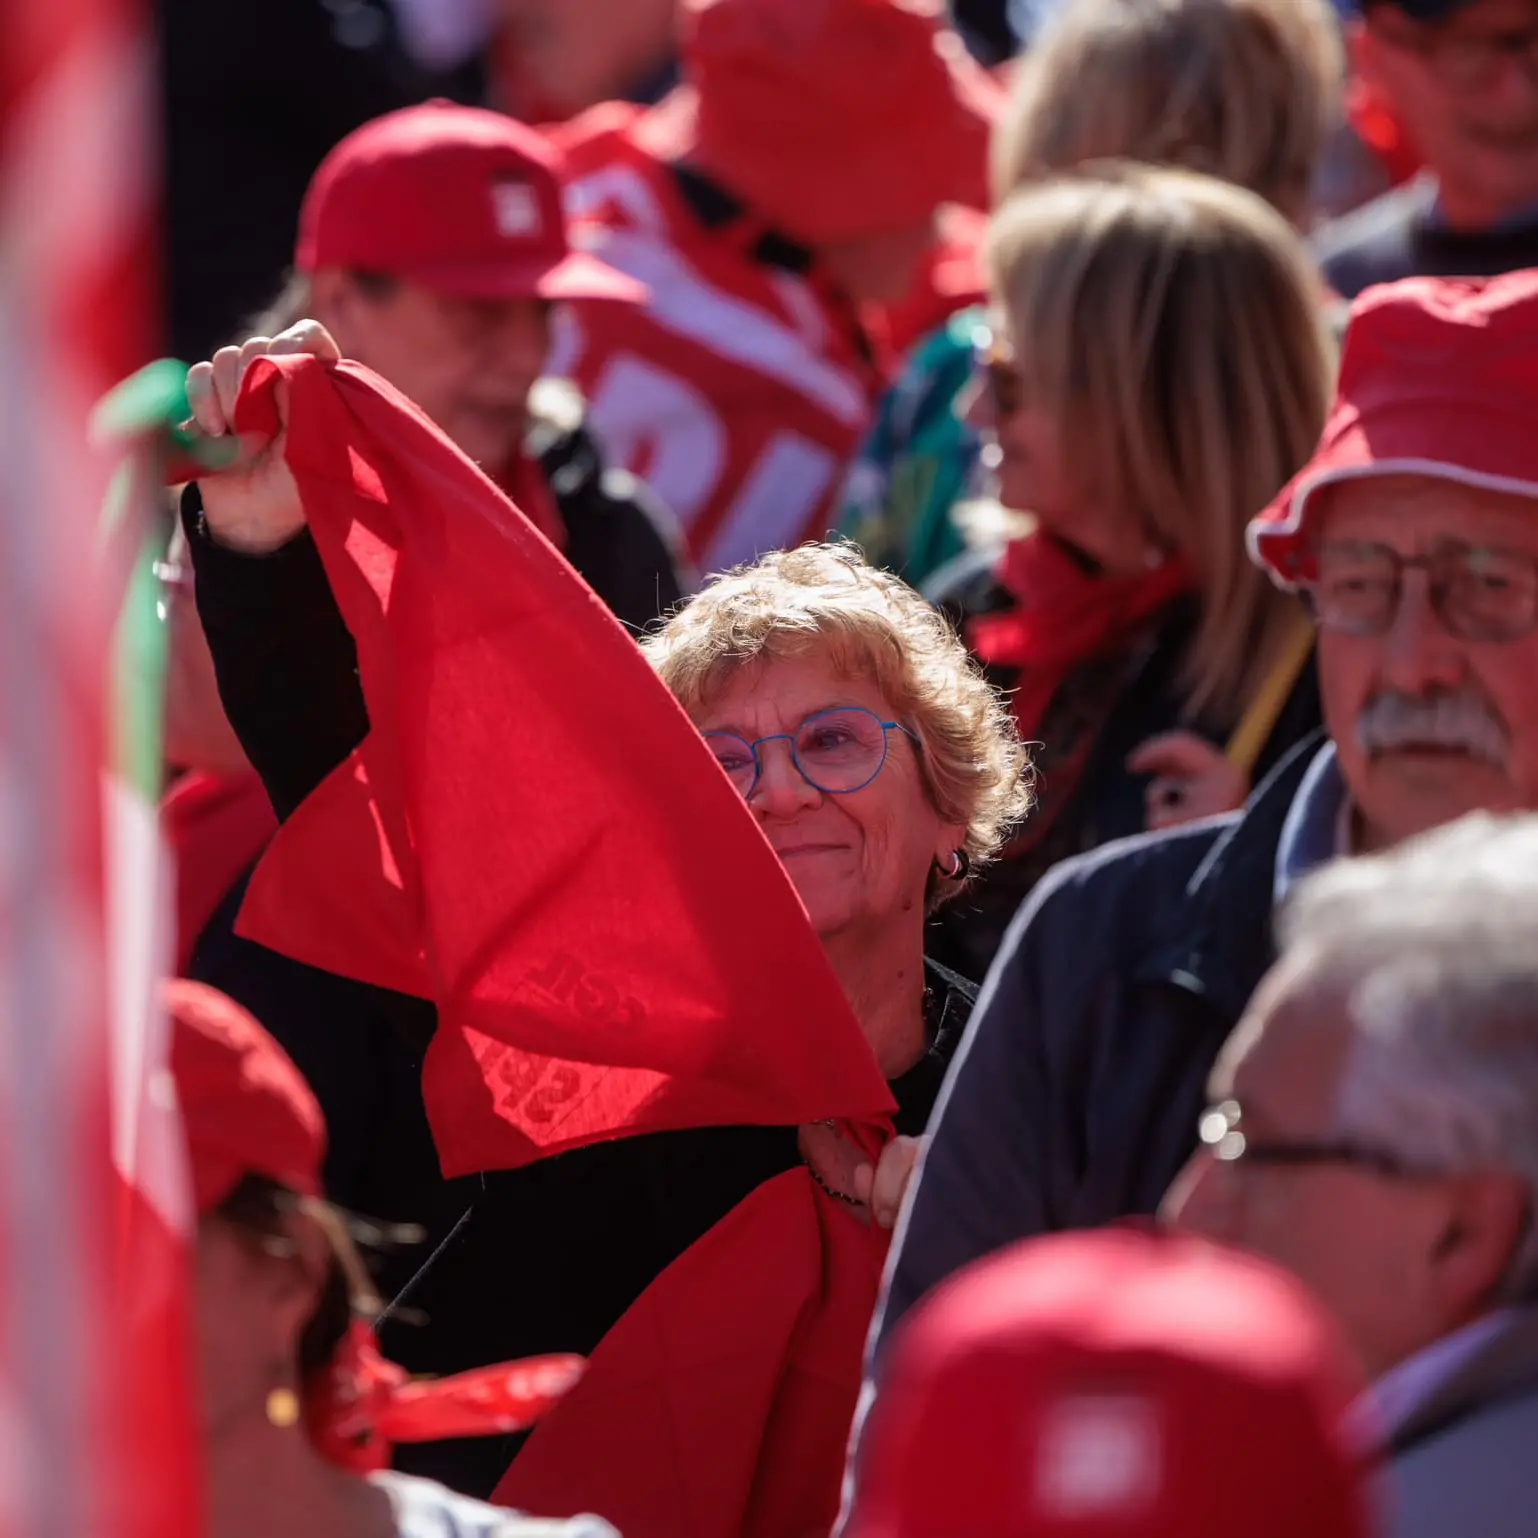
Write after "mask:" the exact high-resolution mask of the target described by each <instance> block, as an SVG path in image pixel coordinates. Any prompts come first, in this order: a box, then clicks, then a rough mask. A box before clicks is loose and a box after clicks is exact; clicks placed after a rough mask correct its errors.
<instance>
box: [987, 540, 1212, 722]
mask: <svg viewBox="0 0 1538 1538" xmlns="http://www.w3.org/2000/svg"><path fill="white" fill-rule="evenodd" d="M997 575H998V579H999V582H1000V583H1001V584H1002V585H1003V587H1004V588H1005V590H1006V591H1007V592H1008V593H1009V594H1010V596H1011V597H1012V598H1013V599H1014V600H1015V604H1016V607H1015V608H1014V609H1012V610H1010V612H1009V613H1007V614H997V615H988V616H986V617H984V618H981V619H976V620H973V621H972V624H971V627H970V633H969V636H968V640H969V642H970V643H971V646H972V650H973V651H974V652H975V653H976V654H977V656H978V657H979V658H981V660H982V661H984V662H986V663H989V664H992V665H994V666H999V667H1008V668H1018V669H1019V671H1020V679H1019V683H1018V685H1017V686H1016V688H1015V691H1014V697H1013V703H1014V712H1015V719H1016V720H1017V721H1018V722H1019V723H1020V733H1021V736H1022V737H1023V738H1024V739H1025V740H1026V741H1028V742H1029V741H1039V740H1040V737H1041V725H1042V721H1043V720H1044V718H1045V716H1046V714H1047V709H1048V707H1049V706H1050V705H1051V704H1052V701H1053V699H1054V698H1055V696H1056V695H1057V692H1058V690H1059V689H1060V688H1061V687H1062V684H1063V681H1064V680H1065V679H1066V678H1067V677H1068V675H1069V674H1070V673H1072V672H1073V671H1074V670H1075V669H1076V668H1078V667H1080V666H1082V665H1083V664H1084V663H1086V662H1090V661H1093V660H1094V659H1095V658H1097V657H1101V656H1104V655H1105V654H1106V653H1108V652H1114V651H1118V650H1122V649H1125V648H1126V647H1128V646H1130V645H1131V644H1132V642H1133V641H1134V640H1135V639H1136V638H1137V636H1138V634H1139V632H1140V631H1142V630H1143V629H1144V628H1146V626H1147V624H1148V621H1149V620H1150V619H1151V618H1152V617H1153V616H1154V615H1155V614H1157V613H1158V612H1159V610H1161V609H1163V608H1164V607H1165V606H1166V605H1167V604H1169V603H1170V602H1171V601H1172V600H1173V599H1176V598H1178V597H1180V596H1181V594H1183V593H1187V592H1189V591H1190V590H1191V588H1192V586H1193V578H1192V575H1191V571H1190V568H1189V566H1188V565H1187V564H1186V562H1185V561H1184V560H1183V559H1181V558H1179V557H1173V558H1171V559H1170V560H1167V561H1165V562H1164V564H1163V565H1162V566H1158V567H1156V568H1155V569H1154V570H1152V571H1149V572H1146V573H1143V574H1141V575H1139V576H1136V577H1099V576H1094V575H1092V574H1091V573H1089V572H1087V571H1085V569H1084V566H1083V564H1082V562H1080V561H1077V560H1075V559H1074V557H1073V556H1072V555H1071V554H1070V553H1069V552H1068V550H1067V549H1066V548H1065V547H1064V546H1063V545H1062V544H1060V543H1059V542H1058V541H1057V540H1055V539H1053V538H1051V537H1050V536H1048V535H1044V534H1032V535H1028V536H1027V537H1026V538H1024V539H1016V540H1012V541H1011V542H1010V544H1009V545H1008V546H1007V547H1006V548H1005V551H1004V555H1003V558H1002V559H1001V560H1000V562H999V567H998V572H997Z"/></svg>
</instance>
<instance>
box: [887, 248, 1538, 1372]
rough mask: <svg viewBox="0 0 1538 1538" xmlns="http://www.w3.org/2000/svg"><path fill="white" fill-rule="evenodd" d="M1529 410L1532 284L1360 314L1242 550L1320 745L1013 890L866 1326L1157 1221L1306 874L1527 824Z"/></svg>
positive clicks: (1472, 284)
mask: <svg viewBox="0 0 1538 1538" xmlns="http://www.w3.org/2000/svg"><path fill="white" fill-rule="evenodd" d="M1535 405H1538V273H1513V274H1510V275H1509V276H1505V277H1500V278H1495V279H1491V280H1489V281H1484V282H1482V281H1476V280H1466V281H1463V280H1437V279H1414V280H1409V281H1406V282H1404V283H1398V284H1393V285H1388V286H1384V287H1381V288H1377V289H1373V290H1370V291H1369V292H1368V293H1367V294H1365V295H1364V296H1363V297H1362V298H1361V299H1360V300H1359V301H1358V302H1357V304H1356V306H1355V308H1354V310H1353V313H1352V318H1351V322H1350V327H1349V330H1348V332H1347V335H1346V340H1345V349H1344V355H1343V359H1342V364H1341V369H1340V375H1339V381H1338V385H1337V394H1336V399H1335V403H1334V405H1333V407H1332V410H1331V414H1330V416H1329V418H1328V420H1327V423H1326V426H1325V429H1324V433H1323V435H1322V437H1321V439H1320V441H1319V445H1318V448H1317V450H1316V452H1315V455H1314V457H1313V459H1312V460H1311V461H1310V462H1309V464H1308V465H1307V466H1306V467H1305V468H1304V469H1303V470H1302V471H1301V472H1300V474H1299V475H1298V476H1297V478H1296V479H1295V480H1294V481H1293V482H1291V483H1290V484H1289V485H1288V486H1287V487H1286V488H1285V489H1284V490H1283V492H1282V493H1281V494H1280V496H1279V497H1278V498H1277V500H1276V502H1275V503H1274V504H1273V505H1272V506H1271V507H1270V508H1268V509H1267V510H1266V511H1265V512H1263V513H1261V514H1260V515H1259V516H1258V517H1257V518H1256V519H1255V520H1254V521H1253V522H1252V524H1251V527H1250V539H1251V548H1252V551H1253V553H1254V555H1255V557H1256V559H1258V560H1259V561H1260V563H1261V564H1262V565H1263V566H1264V567H1265V568H1266V570H1267V571H1269V572H1270V574H1271V576H1272V578H1273V579H1274V580H1275V581H1278V582H1280V583H1282V584H1284V585H1287V586H1291V587H1296V588H1298V589H1299V590H1300V592H1301V593H1302V595H1303V597H1304V598H1305V599H1306V601H1307V603H1308V604H1309V605H1310V607H1311V609H1312V611H1313V615H1314V618H1315V621H1316V625H1317V630H1318V646H1317V667H1318V676H1319V684H1320V694H1321V698H1322V702H1323V711H1324V721H1325V727H1326V730H1327V733H1328V739H1327V740H1326V741H1323V742H1320V741H1318V740H1317V739H1312V740H1310V741H1307V742H1305V743H1302V744H1300V745H1299V746H1298V747H1297V748H1296V749H1295V750H1294V751H1293V753H1292V754H1291V755H1289V756H1288V758H1286V759H1285V760H1283V762H1282V763H1281V764H1280V765H1279V766H1278V767H1277V768H1276V770H1275V771H1274V772H1273V773H1272V775H1271V776H1270V777H1269V779H1268V780H1267V781H1266V783H1265V784H1263V785H1262V786H1261V787H1260V788H1259V789H1258V790H1257V791H1256V792H1255V794H1254V795H1253V796H1252V798H1251V800H1250V802H1249V804H1248V805H1247V806H1246V807H1245V809H1244V810H1243V811H1241V812H1238V813H1233V814H1230V815H1228V816H1226V817H1223V818H1219V819H1213V820H1209V821H1205V822H1200V823H1195V824H1192V825H1190V826H1189V827H1187V828H1184V829H1177V830H1174V831H1172V832H1169V833H1151V834H1146V835H1142V836H1140V837H1137V838H1134V839H1131V840H1127V841H1124V842H1122V843H1119V844H1114V845H1111V846H1109V847H1108V848H1106V849H1104V850H1101V851H1099V852H1098V853H1094V854H1090V855H1087V856H1084V857H1081V858H1077V859H1074V860H1070V861H1067V862H1065V863H1064V864H1062V865H1060V866H1058V867H1057V868H1056V870H1055V871H1054V872H1053V873H1052V874H1051V875H1050V876H1049V877H1048V878H1047V879H1046V881H1044V882H1043V883H1042V884H1041V885H1039V886H1038V887H1037V889H1036V891H1035V892H1034V894H1033V895H1032V898H1031V900H1030V902H1029V903H1028V904H1027V906H1026V907H1025V908H1024V909H1023V910H1022V911H1021V914H1020V916H1019V917H1018V918H1017V919H1016V921H1015V923H1014V925H1013V927H1012V929H1011V931H1010V933H1009V936H1008V937H1007V939H1006V940H1005V943H1004V946H1003V949H1002V950H1001V951H1000V953H999V957H998V960H997V961H996V962H995V964H994V968H993V971H992V973H991V977H990V981H989V983H988V985H987V986H986V987H985V988H984V990H983V997H982V1001H981V1003H980V1006H979V1009H978V1011H977V1013H975V1014H974V1015H973V1017H972V1021H971V1025H970V1027H969V1030H968V1040H967V1042H966V1044H965V1045H964V1046H963V1048H962V1050H961V1053H960V1054H959V1055H958V1057H957V1059H956V1063H955V1065H954V1067H953V1069H952V1072H951V1075H950V1078H949V1081H948V1083H947V1088H946V1092H945V1094H944V1095H943V1096H942V1098H941V1100H940V1103H939V1108H938V1111H937V1116H936V1120H935V1122H934V1123H932V1124H931V1128H930V1140H929V1146H928V1149H927V1152H926V1153H925V1155H924V1158H923V1161H922V1163H921V1165H920V1169H921V1174H920V1175H919V1177H918V1179H917V1180H916V1182H915V1183H914V1185H913V1187H912V1189H911V1190H910V1191H909V1193H908V1203H907V1211H906V1216H905V1219H904V1221H903V1223H902V1225H901V1227H900V1230H899V1232H900V1233H901V1235H902V1238H901V1241H900V1244H899V1245H898V1247H897V1248H896V1249H895V1250H894V1261H893V1264H892V1267H891V1272H890V1278H889V1298H888V1302H887V1306H886V1316H885V1321H884V1324H883V1326H882V1329H883V1332H884V1331H886V1330H889V1329H890V1328H891V1326H892V1325H894V1324H895V1323H896V1321H897V1320H898V1319H900V1318H901V1317H902V1315H903V1314H904V1313H905V1312H906V1311H907V1310H908V1309H909V1308H910V1307H911V1306H912V1305H913V1304H914V1303H915V1302H917V1300H918V1299H919V1298H920V1297H922V1296H923V1294H924V1293H926V1292H927V1291H928V1290H929V1289H930V1288H931V1287H933V1286H935V1285H936V1284H937V1283H938V1282H940V1281H942V1280H943V1279H944V1278H945V1277H946V1276H948V1275H949V1274H950V1273H951V1272H952V1271H954V1270H956V1269H957V1268H958V1267H959V1266H962V1265H965V1264H966V1263H967V1262H968V1261H970V1260H973V1259H976V1258H977V1257H978V1256H980V1255H984V1254H987V1253H988V1252H990V1251H992V1250H995V1249H998V1248H1000V1247H1002V1246H1003V1245H1006V1244H1009V1243H1011V1242H1012V1241H1014V1240H1016V1239H1019V1238H1023V1237H1027V1236H1029V1235H1032V1234H1037V1233H1041V1232H1043V1231H1046V1230H1052V1229H1065V1228H1077V1227H1082V1226H1088V1225H1094V1224H1098V1223H1103V1222H1106V1221H1108V1220H1110V1219H1113V1218H1116V1217H1119V1216H1122V1215H1124V1214H1135V1213H1149V1212H1152V1211H1153V1210H1154V1209H1155V1208H1156V1207H1157V1206H1158V1203H1159V1201H1160V1198H1161V1197H1162V1196H1163V1195H1164V1192H1165V1190H1166V1188H1167V1187H1168V1186H1169V1184H1170V1181H1171V1180H1172V1179H1173V1178H1174V1176H1175V1174H1176V1172H1177V1171H1178V1170H1179V1168H1180V1166H1181V1164H1182V1163H1183V1161H1184V1160H1185V1158H1186V1156H1187V1155H1188V1154H1189V1153H1190V1151H1191V1149H1192V1147H1193V1146H1194V1145H1195V1140H1196V1132H1197V1122H1198V1118H1199V1117H1200V1115H1201V1111H1202V1107H1203V1103H1204V1100H1203V1096H1204V1084H1205V1080H1206V1076H1207V1072H1208V1070H1209V1069H1210V1068H1211V1066H1212V1063H1213V1060H1214V1058H1215V1057H1216V1055H1217V1052H1218V1049H1219V1048H1220V1047H1221V1046H1222V1044H1223V1041H1224V1039H1225V1038H1226V1037H1227V1035H1228V1033H1229V1031H1230V1030H1231V1029H1232V1028H1233V1026H1234V1023H1235V1022H1236V1021H1237V1020H1238V1018H1239V1016H1240V1014H1241V1012H1242V1011H1243V1009H1244V1007H1245V1004H1246V1002H1247V1000H1248V999H1249V997H1250V995H1251V993H1252V992H1253V991H1254V989H1255V986H1256V984H1257V983H1258V982H1259V980H1260V978H1261V976H1262V974H1263V973H1264V972H1265V970H1266V968H1267V967H1268V966H1269V965H1270V963H1271V960H1272V958H1273V955H1274V949H1273V940H1272V910H1273V906H1274V904H1275V903H1276V901H1277V900H1278V899H1279V898H1280V897H1282V896H1284V895H1285V894H1286V893H1287V891H1288V889H1289V888H1290V887H1291V886H1292V885H1293V883H1294V882H1295V881H1297V880H1298V878H1299V877H1300V876H1302V875H1303V874H1305V873H1306V872H1308V871H1310V870H1311V869H1313V868H1314V867H1315V866H1318V865H1320V864H1322V863H1324V862H1326V861H1328V860H1330V859H1333V858H1334V857H1336V856H1338V855H1344V854H1355V853H1363V852H1368V851H1372V850H1376V849H1382V848H1386V847H1388V846H1390V845H1393V844H1395V843H1398V842H1399V841H1401V840H1403V839H1406V838H1409V837H1412V836H1414V835H1416V834H1419V833H1423V832H1425V831H1427V830H1429V829H1431V828H1434V827H1437V826H1440V825H1441V824H1443V823H1447V822H1450V821H1452V820H1453V819H1455V818H1457V817H1460V816H1462V815H1463V814H1465V813H1467V812H1471V811H1475V810H1480V809H1483V810H1489V811H1516V810H1524V809H1526V810H1538V437H1535V435H1534V433H1533V430H1532V416H1533V412H1534V409H1535ZM878 1366H879V1345H878Z"/></svg>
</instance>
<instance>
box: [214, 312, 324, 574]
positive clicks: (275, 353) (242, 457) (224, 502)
mask: <svg viewBox="0 0 1538 1538" xmlns="http://www.w3.org/2000/svg"><path fill="white" fill-rule="evenodd" d="M292 353H308V354H310V355H311V356H313V357H316V358H320V359H322V360H323V361H325V362H328V363H334V362H335V361H336V360H337V359H338V358H340V357H341V353H340V351H339V350H338V348H337V345H336V343H335V341H333V340H332V337H331V333H330V332H329V331H327V330H326V328H325V327H324V326H322V325H320V324H319V322H317V321H313V320H302V321H300V322H299V323H298V325H295V326H290V327H289V329H288V330H287V331H284V332H281V333H280V334H279V335H278V336H275V337H265V336H255V337H252V338H251V340H250V341H249V342H247V343H245V345H244V346H242V347H221V348H220V349H219V351H218V352H216V353H215V354H214V355H213V357H212V358H211V359H210V360H209V361H208V362H206V363H197V364H194V365H193V367H192V368H191V369H190V370H189V371H188V374H187V399H188V402H189V404H190V405H191V407H192V420H193V422H194V423H195V424H196V426H197V427H198V429H199V431H201V432H203V433H205V434H206V435H207V436H208V437H210V438H222V437H224V436H226V435H227V434H228V433H231V432H233V431H234V415H235V401H236V398H237V397H238V396H239V394H240V386H241V381H242V380H243V379H244V378H245V375H246V370H247V369H249V368H250V367H251V365H252V364H253V363H255V362H256V360H257V359H258V358H270V357H279V356H282V355H284V354H292ZM275 399H276V404H277V409H278V422H279V428H278V434H277V436H276V437H275V438H269V439H251V440H249V441H246V440H243V441H242V442H241V444H240V454H239V456H238V457H237V458H236V459H235V461H234V462H233V463H232V464H231V465H230V466H229V467H228V468H227V469H224V470H220V471H218V472H215V473H212V474H208V475H203V476H200V477H199V478H198V487H199V490H200V491H201V492H202V495H203V516H204V519H205V520H206V522H207V524H208V529H209V532H210V533H211V534H212V535H213V537H214V539H215V540H216V541H217V542H218V543H219V544H221V545H226V546H228V547H229V548H230V549H233V550H241V551H244V552H246V553H247V554H252V555H258V554H265V553H266V552H267V551H269V550H276V549H277V548H278V546H279V545H282V544H286V543H287V542H288V541H289V540H290V539H292V538H293V537H294V535H295V534H297V533H298V532H299V530H300V529H302V528H303V527H304V507H303V505H302V504H301V503H300V500H299V488H298V486H297V485H295V483H294V477H293V474H292V473H291V472H290V470H289V468H288V464H287V462H286V461H285V459H284V457H283V450H284V442H285V438H286V436H287V426H288V389H287V386H286V385H285V384H284V383H283V382H282V381H279V383H278V386H277V391H276V395H275Z"/></svg>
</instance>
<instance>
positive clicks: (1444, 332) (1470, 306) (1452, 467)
mask: <svg viewBox="0 0 1538 1538" xmlns="http://www.w3.org/2000/svg"><path fill="white" fill-rule="evenodd" d="M1535 399H1538V272H1512V273H1507V274H1505V275H1504V276H1502V277H1498V278H1490V279H1486V280H1479V279H1473V278H1406V279H1405V280H1404V281H1403V282H1399V283H1385V284H1383V285H1381V286H1380V287H1377V288H1370V289H1368V290H1367V291H1366V292H1365V293H1363V294H1362V295H1361V296H1360V298H1358V299H1357V301H1356V303H1355V304H1354V305H1353V306H1352V308H1351V319H1350V323H1349V325H1348V326H1347V329H1346V343H1345V349H1344V351H1343V353H1342V356H1341V363H1340V377H1339V381H1338V383H1337V384H1336V390H1335V404H1334V405H1333V406H1332V407H1331V409H1330V415H1329V419H1328V420H1327V421H1326V423H1325V427H1324V433H1323V435H1322V436H1321V437H1320V439H1319V446H1318V448H1316V449H1315V450H1314V454H1313V458H1312V459H1310V460H1309V462H1308V464H1306V465H1305V466H1304V467H1303V469H1302V470H1301V471H1300V472H1299V473H1298V474H1297V475H1296V476H1295V477H1294V478H1293V479H1292V481H1291V482H1290V483H1289V484H1288V485H1287V486H1286V487H1284V488H1283V489H1282V491H1281V493H1280V494H1279V495H1278V496H1277V498H1276V500H1275V501H1273V502H1272V503H1271V505H1270V506H1269V507H1268V508H1266V510H1265V511H1264V512H1262V513H1261V514H1259V516H1257V517H1256V518H1255V519H1253V520H1252V521H1251V523H1250V527H1249V544H1250V553H1251V555H1253V557H1254V558H1255V560H1256V561H1257V562H1258V563H1259V564H1260V565H1261V566H1264V567H1265V568H1266V569H1267V570H1268V571H1269V572H1270V573H1271V575H1272V577H1273V579H1274V580H1275V581H1276V582H1277V583H1278V584H1279V585H1280V586H1282V587H1295V586H1297V584H1298V583H1299V582H1303V581H1307V580H1308V578H1309V577H1310V576H1311V575H1312V566H1311V559H1312V551H1313V540H1312V537H1311V535H1312V530H1311V529H1310V528H1309V522H1308V517H1309V509H1310V507H1311V506H1314V505H1316V504H1314V503H1313V502H1312V501H1311V498H1312V496H1313V493H1314V492H1316V491H1317V490H1318V489H1319V488H1320V487H1321V486H1328V485H1330V484H1331V483H1332V482H1335V481H1344V480H1354V479H1357V478H1359V477H1362V476H1369V475H1394V474H1412V475H1429V476H1435V477H1438V478H1440V479H1442V480H1449V481H1459V482H1461V483H1463V484H1464V485H1469V486H1483V487H1486V488H1488V489H1490V490H1492V491H1505V492H1514V493H1516V494H1518V495H1521V496H1529V497H1535V498H1538V434H1535V433H1534V431H1533V402H1534V400H1535ZM1534 511H1535V512H1538V505H1535V508H1534Z"/></svg>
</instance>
